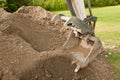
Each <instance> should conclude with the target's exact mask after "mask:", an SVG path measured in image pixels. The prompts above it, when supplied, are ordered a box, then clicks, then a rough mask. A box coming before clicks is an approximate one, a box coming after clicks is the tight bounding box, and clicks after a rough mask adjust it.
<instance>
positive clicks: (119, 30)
mask: <svg viewBox="0 0 120 80" xmlns="http://www.w3.org/2000/svg"><path fill="white" fill-rule="evenodd" d="M92 10H93V14H94V16H97V17H98V21H97V24H96V29H95V33H96V36H98V37H99V38H100V39H101V41H103V42H105V43H106V44H107V45H109V46H119V47H120V5H119V6H112V7H102V8H93V9H92ZM86 11H87V14H88V10H87V9H86ZM54 13H57V14H59V13H62V14H65V15H66V16H70V12H69V11H55V12H54ZM107 53H112V54H111V55H108V57H107V58H106V59H107V62H108V63H109V64H110V66H111V67H112V71H113V72H114V73H115V74H117V75H118V76H119V77H120V54H119V53H118V52H117V51H115V50H113V49H107Z"/></svg>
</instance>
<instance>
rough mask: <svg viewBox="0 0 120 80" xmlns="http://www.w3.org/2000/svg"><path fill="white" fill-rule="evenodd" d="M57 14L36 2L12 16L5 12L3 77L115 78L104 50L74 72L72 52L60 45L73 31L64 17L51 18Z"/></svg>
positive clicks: (0, 33)
mask: <svg viewBox="0 0 120 80" xmlns="http://www.w3.org/2000/svg"><path fill="white" fill-rule="evenodd" d="M1 13H4V14H6V12H4V11H3V10H0V14H1ZM8 14H9V13H8ZM53 15H54V14H53V13H51V12H49V11H46V10H45V9H43V8H41V7H33V6H28V7H25V6H23V7H21V8H20V9H18V10H17V11H16V12H15V13H11V14H10V15H9V16H6V15H3V14H2V16H1V17H3V18H1V19H0V80H115V77H114V76H113V74H112V72H111V71H110V69H109V66H108V65H107V63H106V60H105V57H104V53H101V54H99V55H98V56H97V58H96V59H95V60H94V61H93V62H91V63H90V64H89V65H88V66H87V67H86V68H84V69H82V70H80V71H79V72H78V73H74V69H75V67H76V65H72V64H71V62H72V61H71V55H70V54H68V53H67V52H66V51H64V50H63V49H60V48H61V47H62V46H63V44H64V43H65V41H66V39H67V34H68V33H69V31H67V30H66V29H64V27H63V22H62V21H57V22H56V23H53V22H51V21H50V19H51V17H52V16H53ZM4 16H5V17H4Z"/></svg>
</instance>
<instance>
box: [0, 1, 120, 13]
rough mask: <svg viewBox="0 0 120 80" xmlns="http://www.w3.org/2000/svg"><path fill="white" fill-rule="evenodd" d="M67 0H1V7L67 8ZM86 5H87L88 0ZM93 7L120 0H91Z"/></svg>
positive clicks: (118, 2)
mask: <svg viewBox="0 0 120 80" xmlns="http://www.w3.org/2000/svg"><path fill="white" fill-rule="evenodd" d="M65 1H66V0H0V7H5V8H6V10H7V11H10V12H14V11H16V10H17V9H18V8H19V7H21V6H22V5H25V6H29V5H31V6H42V7H43V8H45V9H47V10H65V9H67V6H66V2H65ZM84 1H85V6H86V7H87V0H84ZM90 1H91V5H92V7H103V6H113V5H118V4H120V0H90Z"/></svg>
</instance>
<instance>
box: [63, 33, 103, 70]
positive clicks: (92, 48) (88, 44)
mask: <svg viewBox="0 0 120 80" xmlns="http://www.w3.org/2000/svg"><path fill="white" fill-rule="evenodd" d="M63 47H64V48H65V49H67V50H68V51H69V53H70V54H71V55H72V58H73V61H72V64H74V63H75V64H76V65H77V67H76V69H75V72H78V71H79V69H80V68H84V67H86V66H87V65H88V63H90V62H91V61H92V60H93V59H94V58H95V57H96V56H97V55H98V54H99V53H101V51H102V44H101V42H100V40H99V38H97V37H94V36H89V35H86V36H82V35H81V36H80V37H75V34H74V33H73V31H71V32H70V34H69V37H68V39H67V41H66V42H65V44H64V45H63Z"/></svg>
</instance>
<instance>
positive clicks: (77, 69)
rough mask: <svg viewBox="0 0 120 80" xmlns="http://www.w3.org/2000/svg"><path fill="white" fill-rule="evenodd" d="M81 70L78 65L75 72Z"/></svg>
mask: <svg viewBox="0 0 120 80" xmlns="http://www.w3.org/2000/svg"><path fill="white" fill-rule="evenodd" d="M79 70H80V65H77V67H76V68H75V70H74V72H75V73H77V72H78V71H79Z"/></svg>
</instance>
